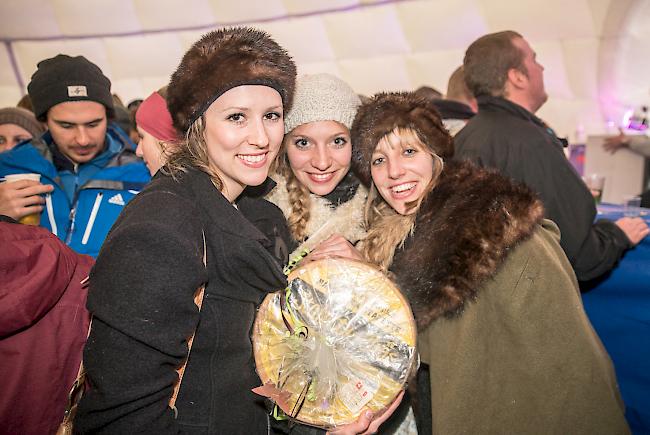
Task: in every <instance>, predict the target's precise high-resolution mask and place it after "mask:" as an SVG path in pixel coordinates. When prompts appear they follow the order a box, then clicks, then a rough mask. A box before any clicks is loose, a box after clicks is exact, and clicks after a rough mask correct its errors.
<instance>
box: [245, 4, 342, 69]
mask: <svg viewBox="0 0 650 435" xmlns="http://www.w3.org/2000/svg"><path fill="white" fill-rule="evenodd" d="M252 25H253V26H254V27H257V28H260V29H263V30H265V31H267V32H268V33H270V34H271V35H273V37H274V38H275V40H276V41H277V42H278V43H279V44H280V45H282V46H283V47H284V48H285V49H286V50H287V51H288V52H289V53H290V54H291V56H292V57H293V59H294V61H295V62H296V63H297V64H298V65H302V64H308V63H320V62H327V61H335V60H336V55H335V54H334V51H333V49H332V45H331V42H330V38H329V35H328V32H327V28H326V25H325V22H324V21H323V19H322V18H320V17H317V16H313V17H305V18H295V19H290V20H285V21H276V22H262V23H253V24H252Z"/></svg>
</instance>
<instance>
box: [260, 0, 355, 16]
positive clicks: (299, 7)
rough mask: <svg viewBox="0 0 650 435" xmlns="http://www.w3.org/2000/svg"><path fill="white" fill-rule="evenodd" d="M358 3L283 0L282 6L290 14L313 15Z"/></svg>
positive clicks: (348, 1) (346, 0)
mask: <svg viewBox="0 0 650 435" xmlns="http://www.w3.org/2000/svg"><path fill="white" fill-rule="evenodd" d="M261 1H262V2H264V0H261ZM359 3H360V2H359V1H358V0H327V1H323V0H284V5H285V6H286V8H287V12H289V13H290V14H314V13H318V12H321V11H328V10H330V11H331V10H332V9H345V8H352V7H354V6H358V5H359ZM361 3H363V2H361Z"/></svg>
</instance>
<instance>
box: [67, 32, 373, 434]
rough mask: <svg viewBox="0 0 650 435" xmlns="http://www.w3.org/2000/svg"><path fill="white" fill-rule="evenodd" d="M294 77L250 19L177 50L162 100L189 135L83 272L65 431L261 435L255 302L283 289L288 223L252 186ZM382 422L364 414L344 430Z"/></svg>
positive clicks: (274, 144)
mask: <svg viewBox="0 0 650 435" xmlns="http://www.w3.org/2000/svg"><path fill="white" fill-rule="evenodd" d="M295 75H296V68H295V65H294V63H293V61H292V60H291V58H290V57H289V55H288V54H287V52H286V51H285V50H284V49H283V48H282V47H280V46H279V45H278V44H277V43H275V42H274V41H273V40H272V39H271V38H270V37H269V36H268V35H267V34H266V33H264V32H261V31H258V30H255V29H250V28H230V29H222V30H218V31H215V32H211V33H208V34H207V35H205V36H204V37H203V38H202V39H200V40H199V41H198V42H197V43H195V44H194V46H193V47H192V48H190V50H189V51H188V52H187V53H186V54H185V56H184V57H183V59H182V61H181V64H180V66H179V67H178V69H177V70H176V72H174V74H173V75H172V78H171V82H170V84H169V87H168V95H167V102H168V107H169V111H170V113H171V116H172V119H173V123H174V127H176V129H177V130H178V131H179V132H183V135H184V137H185V139H184V140H183V141H181V142H180V143H179V144H178V147H177V149H176V150H175V151H174V152H173V153H172V155H171V156H170V157H169V160H168V162H167V163H166V165H165V166H164V167H163V168H162V170H160V171H158V173H157V175H156V176H155V177H154V179H153V180H152V181H151V183H150V184H149V185H148V186H147V188H145V189H144V190H143V191H142V192H141V193H140V194H138V195H137V196H136V198H135V199H134V200H133V201H132V202H131V203H130V204H129V206H128V207H127V208H126V209H125V210H124V212H123V213H122V214H121V216H120V218H119V219H118V220H117V222H116V223H115V225H114V226H113V228H112V230H111V233H110V234H109V236H108V237H107V239H106V242H105V244H104V246H103V248H102V250H101V252H100V254H99V257H98V259H97V263H96V266H95V268H94V269H93V272H92V274H91V277H90V291H89V293H90V294H92V296H91V297H89V298H88V307H89V309H90V311H91V312H92V313H93V316H94V319H93V325H92V328H91V333H90V336H89V338H88V342H87V346H86V348H85V351H84V364H85V367H86V371H87V379H88V385H90V388H89V389H88V390H87V391H86V393H85V394H84V396H83V398H82V400H81V402H80V404H79V408H78V414H77V418H76V419H75V432H78V433H107V434H108V433H110V434H118V433H125V434H126V433H128V434H130V433H150V434H156V435H160V434H177V433H196V434H199V433H200V434H216V433H219V434H267V433H269V431H270V422H269V415H268V411H267V409H266V407H265V404H264V403H263V399H262V398H261V397H260V396H257V395H256V394H254V393H253V392H252V391H251V389H252V388H254V387H257V386H259V383H260V380H259V377H258V376H257V374H256V372H255V367H254V360H253V352H252V344H251V339H250V333H251V328H252V324H253V320H254V317H255V314H256V309H257V307H258V306H259V304H260V303H261V301H262V300H263V298H264V297H265V296H266V295H267V294H268V292H272V291H276V290H279V289H282V288H284V287H285V286H286V279H285V276H284V274H283V273H282V269H281V264H283V263H284V262H286V260H287V249H286V243H288V242H289V240H290V238H289V235H288V229H287V227H286V222H285V220H284V217H283V216H282V213H281V212H280V210H279V209H277V207H275V206H274V205H273V204H271V203H270V202H268V201H266V200H264V199H263V198H262V197H261V195H263V194H264V193H266V191H268V187H269V186H268V185H269V182H270V179H268V178H267V175H268V172H269V168H270V166H271V163H272V162H273V160H274V159H275V157H276V155H277V153H278V151H279V149H280V145H281V142H282V138H283V136H284V123H283V113H284V111H285V110H289V109H290V106H291V101H292V98H293V93H294V85H295ZM255 186H258V187H259V189H254V190H251V189H247V187H255ZM202 286H203V287H204V291H203V293H202V294H203V297H202V298H196V299H195V295H197V294H201V292H200V291H197V289H200V288H201V287H202ZM198 301H201V302H198ZM197 305H200V306H201V308H200V313H199V309H198V308H197ZM190 337H192V338H191V339H190ZM188 342H190V343H192V344H191V350H189V358H187V356H188V347H189V346H190V345H189V344H188ZM186 358H187V365H186V366H185V369H184V372H183V375H182V378H181V380H179V375H178V374H177V371H176V369H178V368H179V367H181V365H182V364H183V362H184V361H185V360H186ZM179 383H180V388H179V390H178V391H177V393H178V396H176V392H175V391H174V388H175V386H176V385H178V384H179ZM172 395H174V398H175V399H174V400H175V403H172V400H171V398H172ZM172 404H173V405H174V406H172ZM379 423H380V421H379V419H378V420H376V421H373V422H372V423H371V420H370V418H369V417H367V416H363V417H362V418H360V419H359V421H358V422H357V423H356V424H352V425H349V426H348V427H345V428H343V429H342V430H341V433H342V434H348V433H360V432H364V431H365V430H367V429H368V430H376V425H378V424H379Z"/></svg>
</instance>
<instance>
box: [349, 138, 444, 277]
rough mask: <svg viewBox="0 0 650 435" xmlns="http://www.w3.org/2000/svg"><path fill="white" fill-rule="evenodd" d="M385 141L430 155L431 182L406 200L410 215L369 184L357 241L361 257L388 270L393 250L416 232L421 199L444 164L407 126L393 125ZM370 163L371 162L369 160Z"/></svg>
mask: <svg viewBox="0 0 650 435" xmlns="http://www.w3.org/2000/svg"><path fill="white" fill-rule="evenodd" d="M382 140H385V141H386V142H387V143H388V144H389V145H390V147H391V148H393V147H399V148H401V147H403V146H404V145H409V146H413V147H415V148H417V149H419V150H420V151H423V152H426V153H428V154H430V155H431V156H432V157H433V174H432V177H431V181H430V182H429V184H428V185H427V186H426V188H425V189H424V192H423V194H422V196H421V197H420V198H418V199H417V200H415V201H413V202H411V203H407V204H406V207H407V209H408V210H411V212H410V213H409V214H406V215H402V214H399V213H398V212H397V211H395V209H393V207H391V206H390V204H388V203H387V202H386V200H384V198H382V196H381V195H380V194H379V192H378V191H377V188H376V187H375V184H374V183H371V186H370V192H369V194H368V200H367V201H366V210H365V224H366V228H367V229H368V235H367V236H366V238H365V239H364V240H362V241H361V242H360V246H359V249H360V251H361V253H362V254H363V256H364V257H365V258H366V259H367V260H368V261H370V262H371V263H374V264H376V265H378V266H379V267H380V268H381V269H382V270H384V271H387V270H388V268H389V267H390V265H391V264H392V263H393V257H394V255H395V250H396V249H398V248H401V247H402V246H403V245H404V242H405V241H406V239H407V238H408V236H410V235H412V234H413V231H415V218H416V216H417V213H418V211H419V209H420V205H421V204H422V201H423V200H424V198H426V196H427V195H429V193H430V192H431V191H432V190H433V189H434V188H435V186H436V185H437V184H438V181H439V179H440V174H441V173H442V169H443V166H444V163H443V161H442V158H441V157H440V156H438V155H437V154H436V153H435V152H433V150H432V149H431V148H429V147H428V146H426V145H425V144H424V143H423V141H422V140H421V139H420V137H419V136H418V134H417V133H416V132H415V131H413V130H412V129H410V128H399V127H397V128H395V129H394V130H393V131H391V132H390V133H388V134H387V135H385V136H383V137H382V138H381V139H380V140H379V141H380V142H381V141H382ZM368 164H371V162H368Z"/></svg>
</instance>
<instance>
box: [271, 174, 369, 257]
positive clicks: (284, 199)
mask: <svg viewBox="0 0 650 435" xmlns="http://www.w3.org/2000/svg"><path fill="white" fill-rule="evenodd" d="M273 180H274V181H275V182H276V183H277V186H275V188H274V189H273V190H272V191H271V192H270V193H269V194H268V195H267V196H266V199H267V200H269V201H271V202H272V203H274V204H275V205H277V206H278V207H279V208H280V210H282V213H284V217H285V218H288V217H289V215H290V214H291V203H290V202H289V192H287V181H286V179H285V178H284V177H282V176H280V175H275V174H274V175H273ZM309 196H310V207H311V210H310V219H309V222H308V223H307V234H308V235H309V236H311V235H313V234H314V233H316V231H318V230H319V229H320V228H322V227H323V226H325V225H326V224H327V228H333V229H335V232H337V233H339V234H341V235H342V236H343V237H345V238H346V239H347V240H348V241H349V242H350V243H353V244H354V243H356V242H358V241H359V240H361V239H363V238H364V237H365V235H366V231H365V230H364V227H363V209H364V207H365V204H366V198H367V197H368V189H367V188H366V187H364V186H363V185H361V184H360V185H359V187H358V188H357V191H356V193H355V194H354V197H352V199H350V200H349V201H346V202H344V203H342V204H340V205H338V206H336V205H333V204H331V203H330V202H329V201H328V200H327V199H325V198H323V197H321V196H319V195H314V194H310V195H309ZM328 233H329V234H331V232H329V231H328ZM329 234H327V235H324V234H323V235H321V236H324V237H328V236H329Z"/></svg>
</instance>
